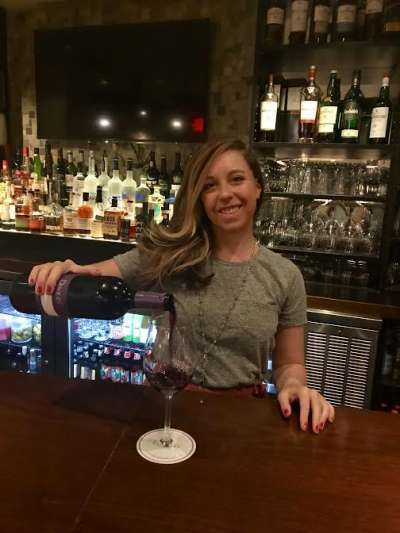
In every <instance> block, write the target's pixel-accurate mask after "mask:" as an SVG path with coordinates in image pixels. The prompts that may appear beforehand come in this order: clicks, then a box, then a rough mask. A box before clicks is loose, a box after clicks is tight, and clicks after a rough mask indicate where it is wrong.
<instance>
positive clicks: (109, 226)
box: [103, 196, 124, 240]
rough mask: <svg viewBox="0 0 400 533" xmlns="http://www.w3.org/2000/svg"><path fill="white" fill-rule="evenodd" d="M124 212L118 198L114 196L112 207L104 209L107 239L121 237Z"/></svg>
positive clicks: (104, 231)
mask: <svg viewBox="0 0 400 533" xmlns="http://www.w3.org/2000/svg"><path fill="white" fill-rule="evenodd" d="M123 214H124V212H123V211H122V209H120V208H119V207H118V198H117V197H116V196H113V197H112V199H111V207H108V208H106V209H105V210H104V222H103V235H104V238H105V239H113V240H116V239H119V232H120V221H121V217H122V216H123Z"/></svg>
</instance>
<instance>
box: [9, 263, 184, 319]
mask: <svg viewBox="0 0 400 533" xmlns="http://www.w3.org/2000/svg"><path fill="white" fill-rule="evenodd" d="M9 292H10V301H11V304H12V305H13V307H14V308H15V309H16V310H17V311H20V312H22V313H32V314H44V315H49V316H63V317H70V318H97V319H101V320H113V319H116V318H119V317H121V316H123V315H124V314H125V313H127V312H128V311H129V310H131V309H135V310H138V309H140V310H141V311H142V312H144V311H145V310H147V311H151V310H160V311H170V312H174V300H173V296H172V295H170V294H166V293H161V292H144V291H137V292H131V291H130V289H129V288H128V286H127V285H126V284H125V283H124V282H123V281H122V280H120V279H119V278H115V277H112V276H86V275H81V274H72V273H69V274H64V275H63V276H62V277H61V278H60V280H59V281H58V283H57V285H56V288H55V291H54V293H53V294H52V295H49V294H47V295H42V296H38V295H37V294H36V293H35V290H34V287H31V286H30V285H29V284H28V281H27V279H26V277H21V278H19V279H17V280H16V281H14V282H11V287H10V291H9ZM136 312H138V311H136ZM147 314H148V313H147Z"/></svg>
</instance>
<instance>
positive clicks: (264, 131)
mask: <svg viewBox="0 0 400 533" xmlns="http://www.w3.org/2000/svg"><path fill="white" fill-rule="evenodd" d="M277 114H278V96H277V95H276V94H275V92H274V77H273V75H272V74H270V75H269V77H268V83H267V85H266V87H265V94H264V96H263V98H262V100H261V105H260V134H259V139H260V141H264V142H273V141H275V140H276V117H277Z"/></svg>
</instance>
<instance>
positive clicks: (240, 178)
mask: <svg viewBox="0 0 400 533" xmlns="http://www.w3.org/2000/svg"><path fill="white" fill-rule="evenodd" d="M243 180H244V177H243V176H234V177H233V181H243Z"/></svg>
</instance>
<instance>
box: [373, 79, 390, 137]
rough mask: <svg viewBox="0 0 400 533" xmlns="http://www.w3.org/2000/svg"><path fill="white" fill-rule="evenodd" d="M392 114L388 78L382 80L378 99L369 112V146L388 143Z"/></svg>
mask: <svg viewBox="0 0 400 533" xmlns="http://www.w3.org/2000/svg"><path fill="white" fill-rule="evenodd" d="M391 114H392V102H391V100H390V92H389V76H388V75H385V76H383V79H382V86H381V90H380V92H379V96H378V99H377V100H376V102H375V103H374V105H373V107H372V112H371V126H370V130H369V136H368V142H369V143H371V144H385V143H387V142H388V139H389V133H390V122H391Z"/></svg>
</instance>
